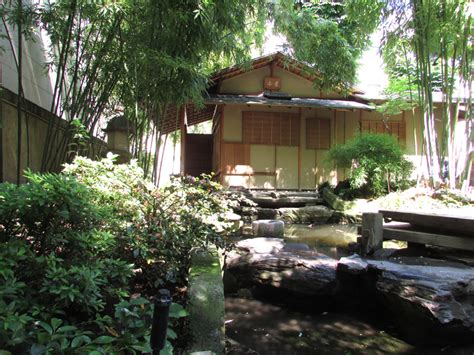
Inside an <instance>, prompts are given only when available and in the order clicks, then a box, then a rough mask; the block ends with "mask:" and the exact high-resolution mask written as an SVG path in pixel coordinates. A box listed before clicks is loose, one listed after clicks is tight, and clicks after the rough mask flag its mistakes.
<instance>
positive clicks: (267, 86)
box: [263, 76, 281, 91]
mask: <svg viewBox="0 0 474 355" xmlns="http://www.w3.org/2000/svg"><path fill="white" fill-rule="evenodd" d="M263 89H264V90H271V91H279V90H280V89H281V78H277V77H272V76H267V77H265V79H264V80H263Z"/></svg>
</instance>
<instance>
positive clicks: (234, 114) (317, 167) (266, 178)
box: [219, 105, 360, 189]
mask: <svg viewBox="0 0 474 355" xmlns="http://www.w3.org/2000/svg"><path fill="white" fill-rule="evenodd" d="M244 111H264V112H288V113H297V114H299V116H300V146H299V147H295V146H281V145H266V144H244V143H242V112H244ZM308 118H328V119H330V120H331V143H332V145H334V144H342V143H344V142H345V141H346V140H347V139H350V138H351V137H353V136H354V134H355V133H357V132H358V131H359V127H360V122H359V120H360V114H359V113H358V112H350V111H347V112H343V111H333V110H328V109H309V108H301V109H300V108H294V107H289V108H281V107H260V106H258V107H257V106H250V107H249V106H247V105H226V106H224V108H223V110H222V116H221V119H222V122H223V124H222V141H221V142H222V151H223V154H221V160H220V164H219V165H220V171H221V181H222V183H223V184H224V185H226V186H245V187H248V188H277V189H314V188H315V187H316V186H317V185H318V184H320V183H322V182H324V181H330V182H332V183H336V182H337V181H338V180H341V179H344V178H345V177H346V172H345V171H344V170H343V169H339V170H338V171H336V170H335V169H334V167H333V164H332V163H330V162H328V161H327V160H326V154H327V150H322V149H320V150H319V149H307V148H306V119H308ZM240 151H242V153H239V152H240ZM246 151H248V153H245V152H246ZM236 152H237V153H236ZM236 154H237V155H236ZM246 154H248V158H246V157H245V155H246ZM239 162H245V163H246V164H238V163H239Z"/></svg>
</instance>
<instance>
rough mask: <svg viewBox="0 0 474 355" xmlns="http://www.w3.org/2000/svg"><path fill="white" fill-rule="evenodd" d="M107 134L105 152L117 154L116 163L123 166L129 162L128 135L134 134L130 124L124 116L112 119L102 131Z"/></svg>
mask: <svg viewBox="0 0 474 355" xmlns="http://www.w3.org/2000/svg"><path fill="white" fill-rule="evenodd" d="M104 132H106V133H107V148H108V149H107V151H109V152H112V153H114V154H117V155H118V157H117V163H119V164H123V163H127V162H129V161H130V158H131V154H130V149H129V148H130V142H129V135H130V133H134V130H133V128H132V127H131V126H130V122H129V121H128V120H127V118H126V117H125V116H116V117H114V118H112V119H111V120H110V121H109V123H108V124H107V128H106V129H104Z"/></svg>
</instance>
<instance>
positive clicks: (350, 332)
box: [226, 298, 416, 354]
mask: <svg viewBox="0 0 474 355" xmlns="http://www.w3.org/2000/svg"><path fill="white" fill-rule="evenodd" d="M226 320H227V321H228V322H229V323H228V324H227V325H226V334H227V336H228V337H229V338H232V339H233V340H234V341H236V342H238V343H240V344H243V345H245V346H247V347H249V348H251V349H253V350H255V351H257V352H259V353H261V354H346V353H351V354H367V353H369V354H386V353H392V354H410V353H416V352H415V351H414V350H415V349H414V347H413V346H411V345H409V344H407V343H405V342H403V341H401V340H399V339H397V338H394V337H393V336H391V335H389V334H388V333H386V332H385V331H383V330H379V329H377V328H374V327H373V326H372V325H370V324H368V323H366V322H364V321H361V320H358V319H356V318H355V317H353V316H350V315H342V314H338V313H332V312H323V313H300V312H296V311H293V310H288V309H284V308H281V307H279V306H276V305H273V304H268V303H263V302H261V301H256V300H243V299H239V298H228V299H226Z"/></svg>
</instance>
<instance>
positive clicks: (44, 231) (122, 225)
mask: <svg viewBox="0 0 474 355" xmlns="http://www.w3.org/2000/svg"><path fill="white" fill-rule="evenodd" d="M113 160H114V158H113V156H108V157H107V158H106V159H103V160H102V161H99V162H97V161H91V160H89V159H86V158H77V159H76V160H75V161H74V162H73V163H72V164H71V165H68V166H66V167H65V169H64V172H63V173H61V174H34V173H31V172H28V173H27V174H26V177H27V179H28V182H27V183H26V184H24V185H21V186H16V185H12V184H8V183H4V184H1V185H0V241H1V242H2V248H1V249H0V350H3V351H7V352H11V353H25V352H30V353H32V354H46V353H87V352H88V353H94V354H100V353H103V354H105V353H142V352H149V351H151V349H150V348H149V337H150V328H151V316H152V312H153V307H152V296H154V295H155V294H156V292H157V290H158V288H161V287H168V288H170V289H173V287H175V286H176V285H178V286H183V285H185V282H186V274H187V270H188V266H189V259H190V253H191V250H192V248H195V247H197V246H202V245H206V244H207V243H217V244H223V243H224V237H223V235H224V234H225V232H226V231H227V230H228V228H229V227H230V225H231V223H229V222H227V221H226V214H227V213H229V211H230V206H229V205H228V204H229V203H228V202H226V200H225V198H224V196H223V194H222V193H221V187H220V185H218V184H216V183H214V182H212V181H211V179H210V177H206V176H204V177H201V178H198V179H196V178H178V179H175V180H174V181H173V182H172V184H171V185H170V186H168V187H166V188H165V189H162V190H158V189H155V188H154V187H153V185H151V184H150V183H149V182H148V181H146V180H145V179H143V171H141V169H140V168H139V167H138V166H137V164H136V163H135V162H132V163H131V164H127V165H115V164H114V163H113ZM183 315H185V312H184V310H183V309H182V308H181V307H180V306H179V305H177V304H175V305H173V306H172V313H171V317H181V316H183ZM168 334H169V337H170V338H175V337H176V333H175V332H174V331H172V330H170V331H169V333H168ZM168 349H171V347H170V345H169V343H168Z"/></svg>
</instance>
